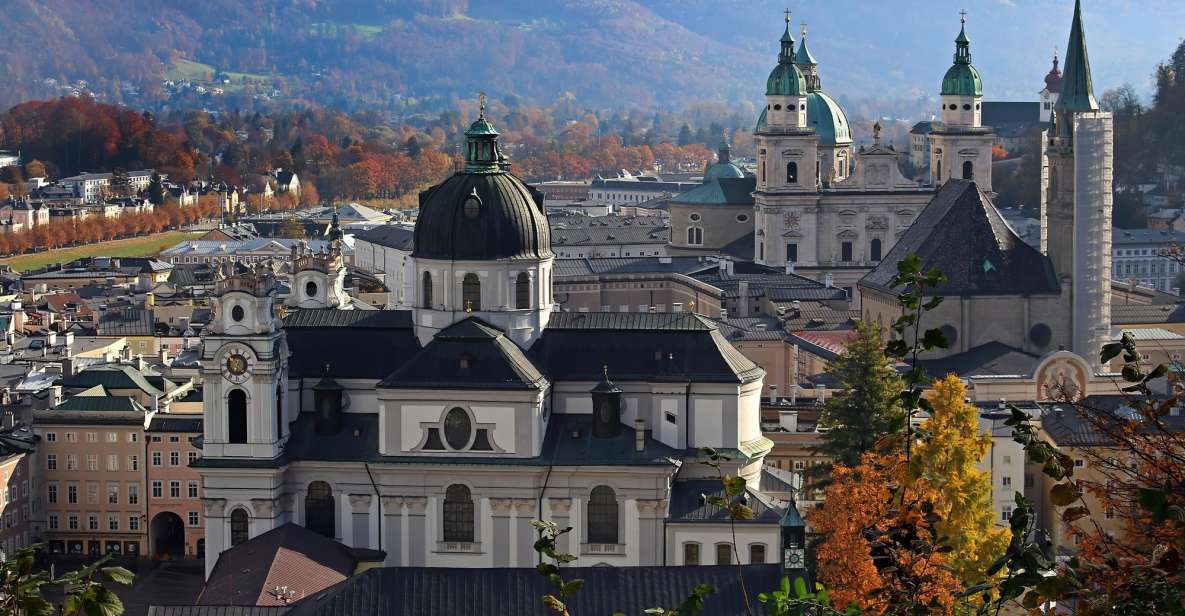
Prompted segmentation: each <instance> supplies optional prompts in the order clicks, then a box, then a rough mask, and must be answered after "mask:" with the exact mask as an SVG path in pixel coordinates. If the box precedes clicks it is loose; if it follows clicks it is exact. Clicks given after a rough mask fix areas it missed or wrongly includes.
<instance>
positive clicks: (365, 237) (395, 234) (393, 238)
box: [354, 224, 415, 252]
mask: <svg viewBox="0 0 1185 616" xmlns="http://www.w3.org/2000/svg"><path fill="white" fill-rule="evenodd" d="M414 237H415V231H413V230H412V229H411V228H408V227H405V226H401V225H391V224H387V225H379V226H377V227H374V228H372V229H367V230H365V231H359V232H357V233H355V234H354V241H363V242H370V243H371V244H377V245H379V246H385V247H387V248H397V249H399V250H405V251H408V252H410V251H411V249H412V239H413V238H414Z"/></svg>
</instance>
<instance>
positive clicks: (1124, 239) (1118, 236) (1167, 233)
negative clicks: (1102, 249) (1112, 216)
mask: <svg viewBox="0 0 1185 616" xmlns="http://www.w3.org/2000/svg"><path fill="white" fill-rule="evenodd" d="M1125 244H1185V233H1182V232H1180V231H1175V230H1172V229H1120V228H1113V229H1111V245H1112V246H1122V245H1125Z"/></svg>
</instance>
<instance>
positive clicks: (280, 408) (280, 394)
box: [276, 385, 284, 439]
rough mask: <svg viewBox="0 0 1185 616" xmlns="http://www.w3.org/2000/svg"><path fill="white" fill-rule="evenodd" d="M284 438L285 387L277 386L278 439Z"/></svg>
mask: <svg viewBox="0 0 1185 616" xmlns="http://www.w3.org/2000/svg"><path fill="white" fill-rule="evenodd" d="M281 438H284V387H283V386H282V385H276V439H281Z"/></svg>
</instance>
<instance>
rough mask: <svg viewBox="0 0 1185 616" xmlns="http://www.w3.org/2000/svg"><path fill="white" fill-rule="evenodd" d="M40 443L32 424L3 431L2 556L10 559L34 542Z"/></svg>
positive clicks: (0, 438)
mask: <svg viewBox="0 0 1185 616" xmlns="http://www.w3.org/2000/svg"><path fill="white" fill-rule="evenodd" d="M36 444H37V438H36V437H35V436H34V435H33V431H32V430H31V429H30V428H29V427H28V426H25V425H17V426H14V427H10V428H6V429H4V430H2V431H0V552H2V555H0V558H8V557H10V556H12V554H13V553H14V552H15V551H16V550H18V549H20V548H23V547H25V546H27V545H29V544H31V543H33V533H32V531H31V525H30V519H31V518H32V517H33V513H34V511H33V505H34V500H33V499H32V498H31V490H32V489H33V484H34V481H33V464H32V461H31V460H32V457H33V455H32V454H33V452H34V450H35V447H36Z"/></svg>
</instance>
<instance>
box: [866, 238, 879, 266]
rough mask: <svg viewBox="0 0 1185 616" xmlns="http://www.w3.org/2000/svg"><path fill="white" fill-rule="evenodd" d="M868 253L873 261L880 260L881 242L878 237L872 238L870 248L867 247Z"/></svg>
mask: <svg viewBox="0 0 1185 616" xmlns="http://www.w3.org/2000/svg"><path fill="white" fill-rule="evenodd" d="M868 253H869V256H871V257H872V260H873V261H880V260H881V240H880V238H879V237H877V238H873V240H872V246H870V247H869V250H868Z"/></svg>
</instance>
